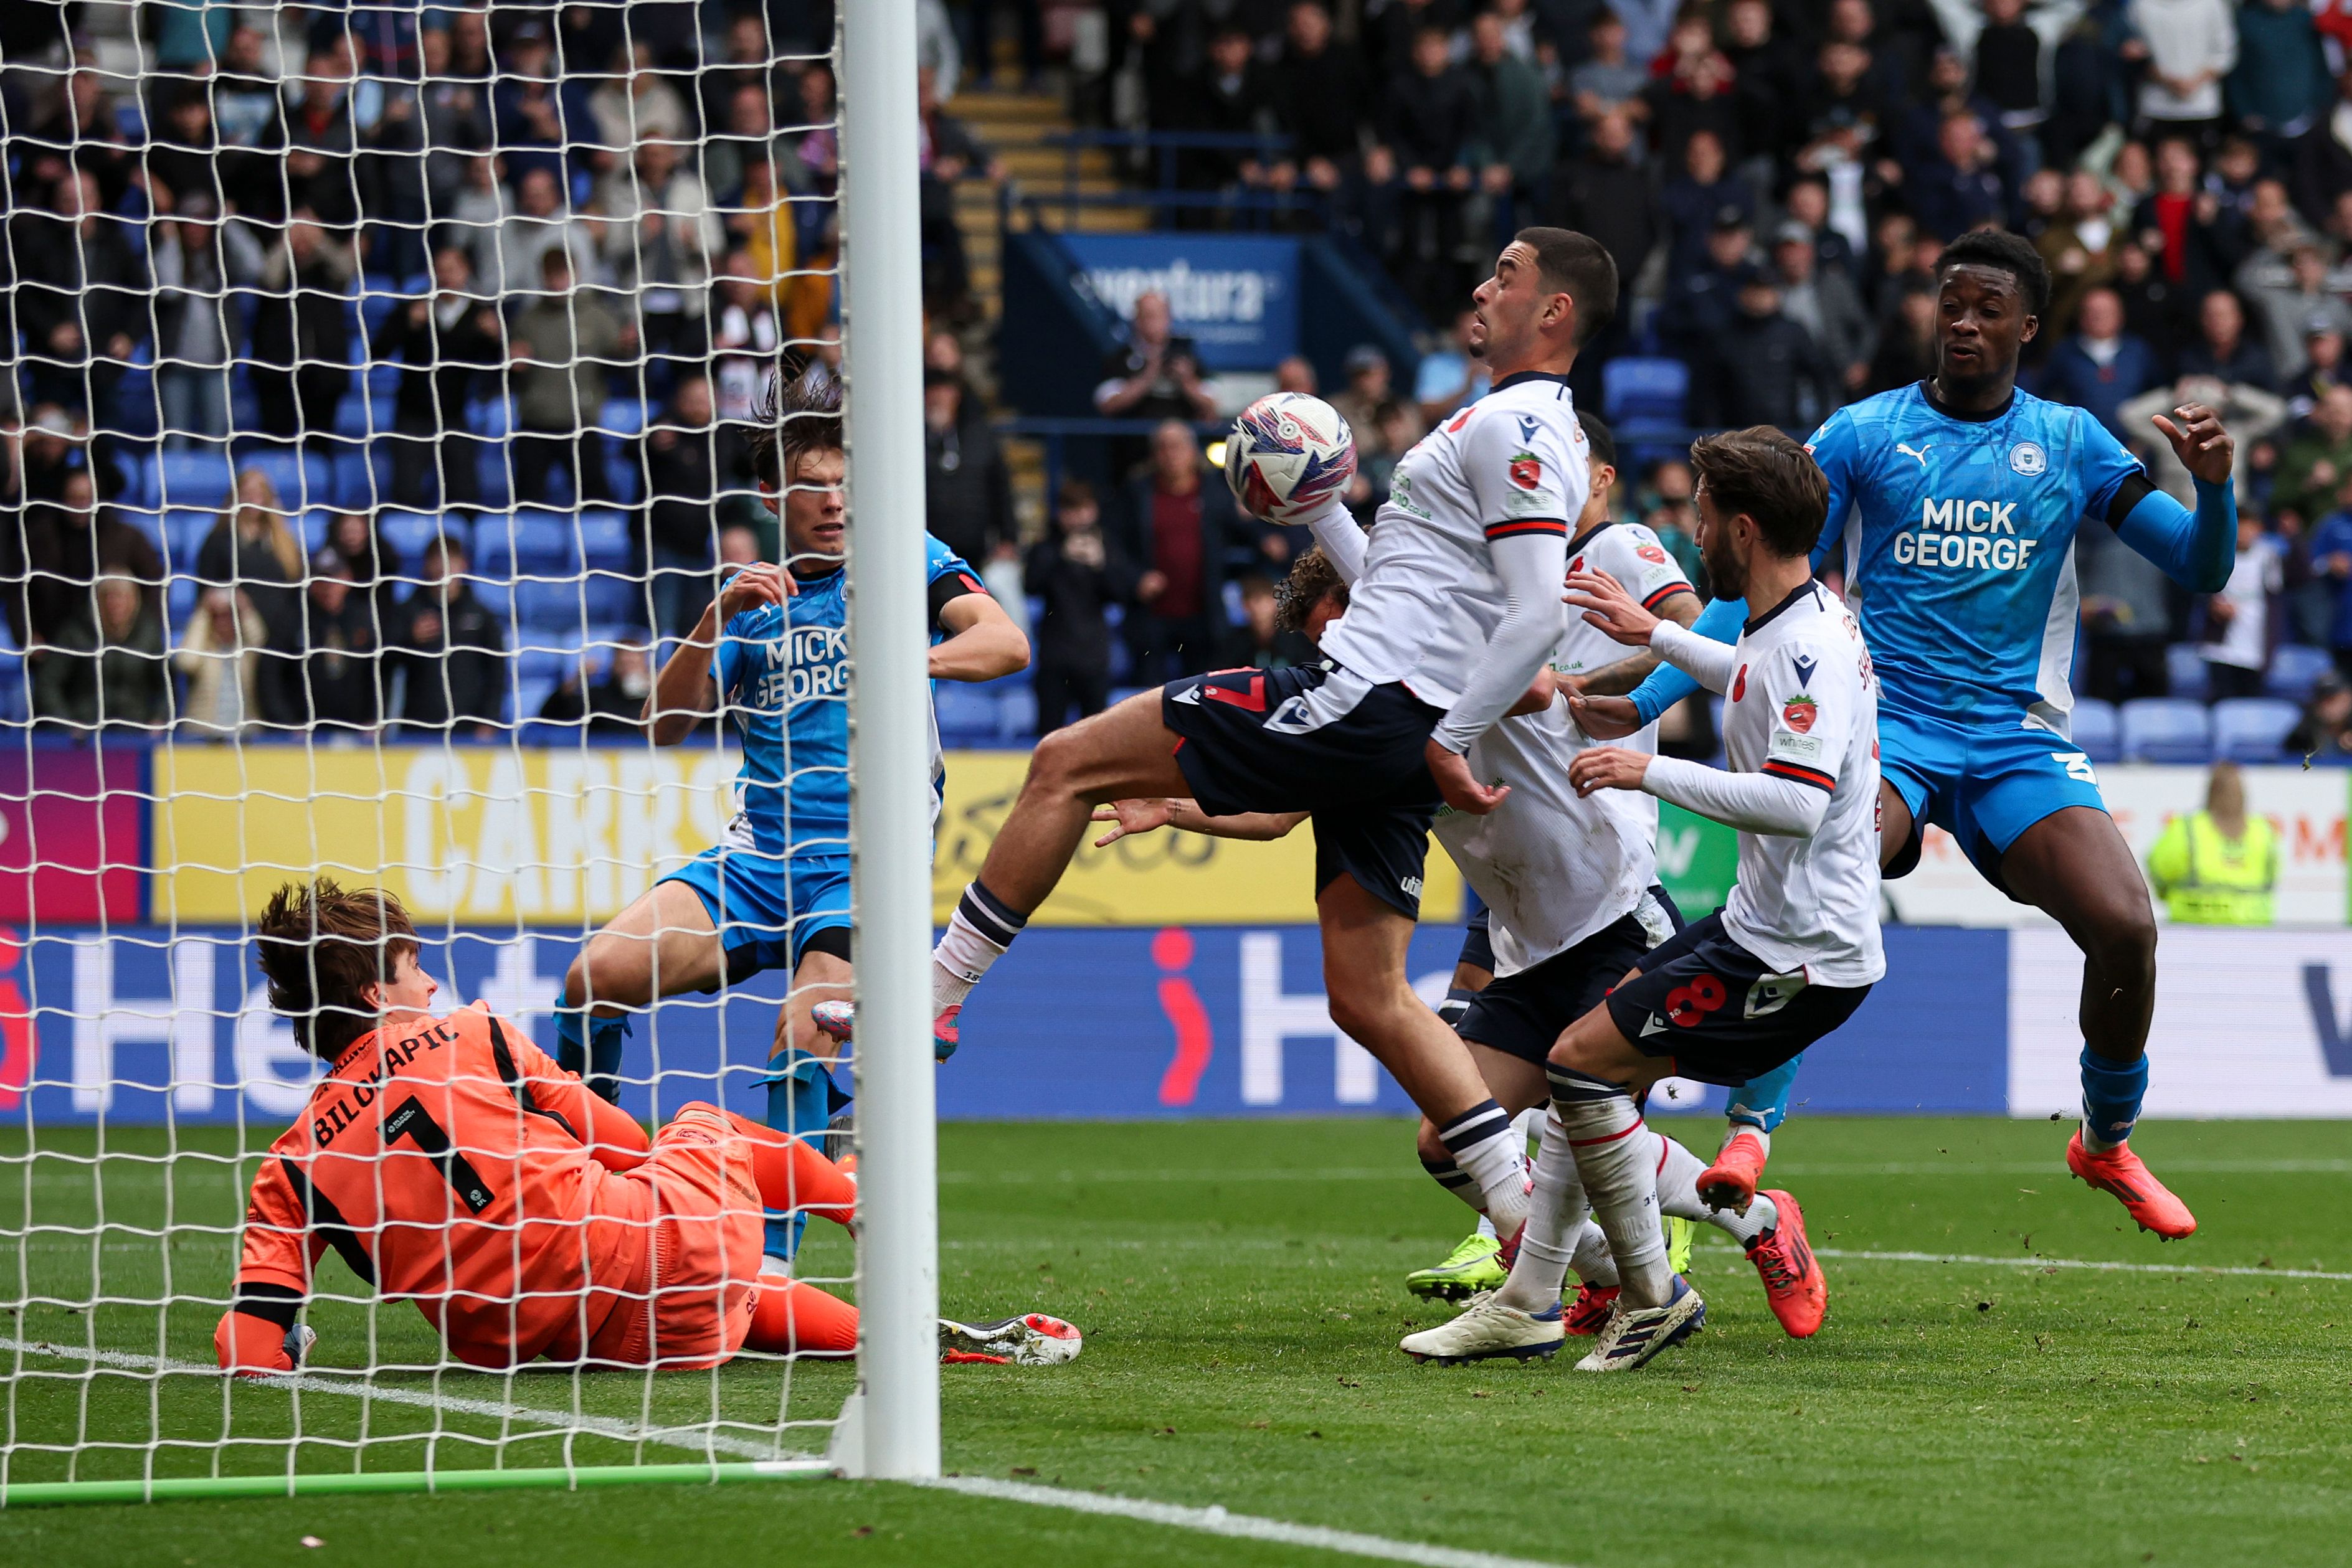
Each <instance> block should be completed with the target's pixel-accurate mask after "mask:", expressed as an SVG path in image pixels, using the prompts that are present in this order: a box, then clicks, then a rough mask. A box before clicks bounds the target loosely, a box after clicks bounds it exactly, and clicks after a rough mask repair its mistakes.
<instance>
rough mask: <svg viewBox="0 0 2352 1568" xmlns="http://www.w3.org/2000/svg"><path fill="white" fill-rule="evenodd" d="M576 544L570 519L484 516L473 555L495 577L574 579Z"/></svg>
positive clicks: (531, 514) (535, 514)
mask: <svg viewBox="0 0 2352 1568" xmlns="http://www.w3.org/2000/svg"><path fill="white" fill-rule="evenodd" d="M576 543H577V541H576V540H575V539H574V538H572V523H571V521H570V519H568V518H566V517H559V516H558V515H556V514H555V513H553V512H545V511H538V510H525V511H519V512H515V513H513V514H512V515H511V516H496V517H484V518H483V519H482V520H481V523H480V524H479V525H478V528H476V530H475V534H474V556H475V559H476V560H477V561H478V562H479V563H480V565H481V568H482V570H484V571H485V572H488V574H489V575H491V576H493V577H575V576H577V575H578V574H579V571H580V558H579V553H578V550H577V549H576V548H575V547H576Z"/></svg>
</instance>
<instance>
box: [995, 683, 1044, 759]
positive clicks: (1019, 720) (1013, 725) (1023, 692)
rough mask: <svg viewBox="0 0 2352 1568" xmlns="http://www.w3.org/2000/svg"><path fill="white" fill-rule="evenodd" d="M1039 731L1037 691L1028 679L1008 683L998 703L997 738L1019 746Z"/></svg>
mask: <svg viewBox="0 0 2352 1568" xmlns="http://www.w3.org/2000/svg"><path fill="white" fill-rule="evenodd" d="M1036 733H1037V693H1036V689H1035V688H1034V687H1033V686H1031V685H1029V684H1028V683H1027V682H1026V681H1024V682H1022V683H1021V684H1020V685H1008V686H1007V687H1006V689H1005V692H1004V695H1003V696H1001V697H999V698H998V699H997V703H996V738H997V739H998V740H999V741H1000V742H1002V743H1003V744H1004V745H1006V746H1018V745H1020V744H1021V743H1022V742H1024V741H1025V740H1027V739H1028V738H1029V737H1032V736H1034V735H1035V734H1036Z"/></svg>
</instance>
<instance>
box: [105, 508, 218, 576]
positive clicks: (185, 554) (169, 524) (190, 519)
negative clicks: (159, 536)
mask: <svg viewBox="0 0 2352 1568" xmlns="http://www.w3.org/2000/svg"><path fill="white" fill-rule="evenodd" d="M145 515H146V516H149V517H152V516H153V514H152V513H148V514H145ZM138 516H139V514H135V513H134V514H126V517H127V518H128V519H129V520H134V521H135V520H136V519H137V517H138ZM219 521H220V514H219V513H218V512H165V513H164V514H163V542H162V545H161V547H160V548H161V549H162V550H163V564H164V569H165V570H167V571H173V572H178V573H181V574H183V575H184V574H187V573H190V572H193V571H194V570H196V552H197V551H199V550H201V549H203V548H204V543H205V536H206V535H208V534H210V533H211V532H212V531H213V528H214V526H215V524H217V523H218V522H219Z"/></svg>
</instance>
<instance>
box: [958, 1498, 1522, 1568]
mask: <svg viewBox="0 0 2352 1568" xmlns="http://www.w3.org/2000/svg"><path fill="white" fill-rule="evenodd" d="M916 1484H917V1485H919V1486H923V1487H926V1488H935V1489H937V1490H941V1491H953V1492H962V1493H964V1494H965V1495H966V1496H969V1497H987V1498H995V1499H998V1500H1001V1501H1004V1502H1025V1503H1031V1504H1034V1505H1035V1506H1036V1507H1039V1508H1060V1509H1067V1510H1069V1511H1071V1512H1073V1513H1094V1514H1108V1515H1110V1516H1111V1517H1113V1518H1117V1519H1133V1520H1139V1521H1143V1522H1144V1523H1147V1524H1165V1525H1169V1526H1171V1527H1172V1528H1174V1529H1177V1530H1196V1531H1201V1532H1202V1534H1204V1535H1229V1536H1234V1537H1235V1538H1237V1539H1240V1540H1243V1541H1265V1542H1274V1543H1276V1544H1277V1545H1283V1546H1303V1547H1307V1548H1308V1549H1310V1550H1316V1551H1322V1552H1345V1553H1347V1554H1349V1556H1354V1557H1371V1558H1377V1559H1379V1560H1380V1561H1381V1562H1384V1563H1422V1564H1424V1565H1425V1568H1566V1565H1564V1564H1559V1563H1544V1562H1539V1561H1538V1560H1537V1559H1535V1558H1530V1557H1504V1556H1499V1555H1497V1554H1496V1553H1495V1552H1465V1551H1463V1550H1462V1549H1461V1548H1460V1547H1456V1546H1430V1545H1424V1544H1423V1543H1422V1542H1414V1541H1391V1540H1389V1539H1388V1538H1387V1537H1385V1536H1380V1535H1364V1534H1361V1533H1360V1532H1358V1531H1353V1530H1327V1529H1325V1528H1324V1527H1323V1526H1321V1525H1319V1524H1291V1523H1288V1522H1286V1521H1283V1520H1279V1519H1262V1518H1260V1517H1258V1516H1257V1515H1255V1514H1249V1513H1230V1512H1227V1511H1225V1510H1224V1509H1222V1508H1187V1507H1184V1506H1181V1505H1180V1504H1177V1503H1172V1502H1149V1501H1146V1500H1143V1499H1141V1498H1132V1497H1118V1496H1116V1495H1113V1494H1109V1493H1104V1492H1089V1491H1068V1490H1064V1489H1062V1488H1060V1487H1041V1486H1030V1485H1027V1484H1025V1483H1024V1482H1021V1481H1000V1480H992V1479H988V1478H987V1477H984V1476H945V1477H942V1478H940V1479H938V1480H936V1481H919V1482H918V1483H916Z"/></svg>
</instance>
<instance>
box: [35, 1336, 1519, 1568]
mask: <svg viewBox="0 0 2352 1568" xmlns="http://www.w3.org/2000/svg"><path fill="white" fill-rule="evenodd" d="M9 1352H17V1353H21V1354H26V1355H30V1356H40V1357H45V1358H47V1359H51V1360H57V1361H79V1362H89V1363H95V1364H99V1365H102V1366H115V1367H121V1368H123V1369H125V1370H126V1371H138V1372H165V1373H185V1374H200V1375H206V1376H211V1377H215V1378H217V1377H218V1376H219V1375H220V1369H219V1368H218V1367H216V1366H210V1365H206V1364H204V1363H201V1362H194V1361H178V1360H174V1359H173V1358H172V1357H169V1356H158V1355H141V1354H135V1353H133V1352H131V1351H121V1350H92V1349H90V1348H89V1346H87V1345H68V1344H56V1343H48V1342H45V1341H37V1340H16V1339H0V1354H5V1353H9ZM251 1381H252V1382H253V1383H254V1384H255V1385H257V1386H260V1387H265V1388H283V1389H286V1390H288V1391H289V1392H300V1393H304V1394H327V1395H333V1396H339V1397H341V1398H346V1399H366V1400H373V1401H376V1402H378V1403H381V1404H386V1405H406V1406H415V1407H417V1408H420V1409H430V1410H436V1411H443V1412H446V1413H449V1414H452V1415H460V1416H482V1417H485V1418H487V1419H490V1420H498V1421H515V1422H521V1423H523V1424H525V1425H529V1426H537V1427H549V1428H551V1429H556V1430H565V1431H583V1432H589V1433H593V1434H594V1435H596V1436H598V1437H611V1438H614V1439H617V1440H619V1441H623V1442H646V1443H659V1444H663V1445H665V1446H667V1447H669V1448H683V1449H687V1450H688V1451H690V1452H695V1453H704V1454H708V1453H709V1452H712V1451H717V1452H719V1453H726V1454H731V1455H737V1456H740V1457H742V1458H752V1459H770V1460H773V1459H778V1458H783V1459H787V1460H790V1459H809V1460H812V1461H814V1462H817V1463H822V1462H823V1461H822V1460H817V1459H815V1457H814V1456H813V1455H779V1454H778V1453H777V1452H776V1450H775V1448H774V1445H772V1444H768V1443H759V1442H754V1441H752V1440H751V1439H749V1438H744V1437H730V1436H727V1435H726V1434H724V1433H718V1432H709V1431H688V1430H683V1429H678V1428H673V1427H639V1426H635V1425H634V1424H632V1423H629V1422H626V1421H616V1420H613V1419H611V1418H609V1417H605V1416H573V1415H571V1414H569V1413H568V1412H564V1411H558V1410H538V1409H533V1408H531V1407H530V1406H525V1405H511V1404H509V1403H507V1402H506V1401H504V1400H494V1399H467V1398H465V1397H462V1396H457V1395H453V1394H432V1393H425V1392H421V1391H419V1390H415V1389H408V1388H377V1387H372V1386H370V1385H365V1384H359V1383H351V1382H346V1381H344V1380H342V1379H341V1378H331V1377H322V1376H320V1375H319V1374H317V1373H302V1374H299V1375H291V1376H285V1377H268V1378H256V1379H253V1380H251ZM915 1484H916V1485H919V1486H922V1487H925V1488H928V1489H933V1490H943V1491H953V1492H962V1493H965V1494H967V1495H969V1496H972V1497H985V1498H994V1499H997V1500H1000V1501H1004V1502H1024V1503H1030V1504H1034V1505H1036V1506H1039V1507H1044V1508H1059V1509H1066V1510H1068V1511H1072V1512H1075V1513H1093V1514H1109V1515H1114V1516H1116V1517H1118V1518H1121V1519H1133V1520H1139V1521H1144V1522H1146V1523H1150V1524H1163V1525H1167V1526H1169V1527H1171V1529H1177V1530H1195V1531H1202V1533H1204V1534H1209V1535H1227V1536H1234V1537H1236V1538H1239V1539H1242V1540H1245V1541H1265V1542H1275V1543H1277V1544H1280V1545H1286V1546H1298V1547H1304V1548H1307V1549H1308V1550H1314V1551H1323V1552H1343V1553H1347V1554H1349V1555H1352V1556H1356V1557H1370V1558H1376V1559H1379V1560H1381V1561H1382V1562H1388V1563H1419V1564H1423V1568H1564V1565H1561V1564H1555V1563H1540V1562H1537V1561H1535V1560H1533V1559H1529V1558H1524V1557H1503V1556H1498V1555H1496V1553H1494V1552H1464V1551H1461V1550H1460V1549H1458V1548H1455V1547H1450V1546H1431V1545H1424V1544H1423V1543H1420V1542H1411V1541H1391V1540H1388V1539H1386V1538H1385V1537H1382V1536H1378V1535H1364V1534H1360V1533H1359V1532H1358V1531H1352V1530H1328V1529H1325V1528H1324V1527H1323V1526H1321V1525H1313V1524H1290V1523H1286V1522H1285V1521H1282V1520H1278V1519H1261V1518H1259V1517H1257V1516H1256V1515H1254V1514H1246V1513H1229V1512H1227V1511H1225V1510H1223V1509H1222V1508H1188V1507H1184V1506H1181V1505H1180V1504H1176V1503H1167V1502H1150V1501H1147V1500H1143V1499H1140V1498H1127V1497H1116V1496H1110V1495H1107V1494H1104V1493H1101V1492H1086V1491H1066V1490H1062V1489H1061V1488H1058V1487H1042V1486H1025V1485H1023V1484H1022V1483H1020V1482H1018V1481H999V1480H991V1479H987V1478H985V1477H981V1476H947V1477H943V1478H941V1479H939V1480H936V1481H921V1482H917V1483H915Z"/></svg>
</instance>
